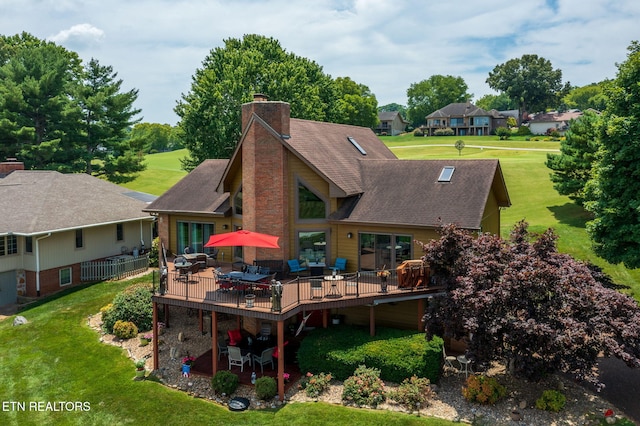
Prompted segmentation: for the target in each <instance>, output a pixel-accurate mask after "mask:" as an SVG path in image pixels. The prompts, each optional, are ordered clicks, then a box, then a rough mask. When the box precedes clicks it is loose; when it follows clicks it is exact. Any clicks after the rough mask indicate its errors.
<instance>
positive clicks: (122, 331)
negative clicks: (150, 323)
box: [113, 320, 138, 339]
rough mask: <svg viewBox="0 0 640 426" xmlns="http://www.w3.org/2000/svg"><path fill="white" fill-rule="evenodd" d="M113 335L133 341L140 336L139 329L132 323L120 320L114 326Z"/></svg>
mask: <svg viewBox="0 0 640 426" xmlns="http://www.w3.org/2000/svg"><path fill="white" fill-rule="evenodd" d="M113 334H115V335H116V337H119V338H120V339H131V338H132V337H136V336H137V335H138V327H136V325H135V324H134V323H132V322H131V321H121V320H118V321H116V323H115V324H114V325H113Z"/></svg>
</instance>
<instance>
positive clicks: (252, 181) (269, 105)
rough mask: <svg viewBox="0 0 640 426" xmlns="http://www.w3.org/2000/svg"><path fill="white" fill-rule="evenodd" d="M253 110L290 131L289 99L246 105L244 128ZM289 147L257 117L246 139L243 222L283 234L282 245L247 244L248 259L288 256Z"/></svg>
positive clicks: (276, 126) (278, 128) (277, 127)
mask: <svg viewBox="0 0 640 426" xmlns="http://www.w3.org/2000/svg"><path fill="white" fill-rule="evenodd" d="M253 114H255V115H257V116H258V117H260V118H261V119H262V120H264V121H265V122H267V123H268V125H269V126H270V128H271V129H272V130H274V131H276V132H277V133H278V134H280V135H287V136H288V135H289V119H290V106H289V104H288V103H286V102H267V101H264V100H258V101H255V102H251V103H248V104H244V105H243V106H242V123H243V128H246V126H247V125H248V124H249V122H250V121H251V117H252V116H253ZM287 176H288V175H287V150H286V149H285V148H284V147H283V145H282V143H281V141H280V138H279V137H276V136H274V135H273V134H272V133H271V132H270V131H269V129H268V128H265V126H264V125H262V124H261V123H259V122H257V121H253V123H252V125H251V127H250V128H249V129H248V130H247V132H246V135H245V138H244V140H243V142H242V177H243V178H242V210H243V212H242V213H243V214H242V226H243V228H244V229H247V230H250V231H256V232H262V233H265V234H270V235H276V236H278V237H280V239H279V245H280V249H279V250H278V249H256V248H254V247H245V249H244V254H245V261H246V262H252V261H253V260H254V259H283V260H284V259H288V257H289V255H288V253H289V247H288V242H289V234H288V229H289V227H288V217H287V212H288V197H287V194H288V187H289V181H288V178H287Z"/></svg>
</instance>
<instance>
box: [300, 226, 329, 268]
mask: <svg viewBox="0 0 640 426" xmlns="http://www.w3.org/2000/svg"><path fill="white" fill-rule="evenodd" d="M298 259H299V260H300V262H316V261H317V262H321V263H325V264H326V263H327V234H326V232H324V231H303V232H298Z"/></svg>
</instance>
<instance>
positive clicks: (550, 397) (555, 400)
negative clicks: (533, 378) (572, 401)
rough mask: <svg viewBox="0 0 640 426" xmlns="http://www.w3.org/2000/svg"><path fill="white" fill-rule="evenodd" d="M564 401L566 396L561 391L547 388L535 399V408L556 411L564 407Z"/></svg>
mask: <svg viewBox="0 0 640 426" xmlns="http://www.w3.org/2000/svg"><path fill="white" fill-rule="evenodd" d="M566 402H567V398H566V397H565V396H564V394H563V393H562V392H560V391H557V390H552V389H549V390H546V391H544V392H542V396H541V397H540V398H538V399H537V400H536V408H537V409H538V410H545V411H553V412H554V413H557V412H558V411H560V410H562V409H563V408H564V404H565V403H566Z"/></svg>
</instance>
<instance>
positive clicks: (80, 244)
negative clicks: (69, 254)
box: [76, 229, 84, 248]
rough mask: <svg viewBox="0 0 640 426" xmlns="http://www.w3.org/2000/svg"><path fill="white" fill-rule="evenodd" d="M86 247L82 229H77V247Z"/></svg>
mask: <svg viewBox="0 0 640 426" xmlns="http://www.w3.org/2000/svg"><path fill="white" fill-rule="evenodd" d="M82 247H84V238H83V237H82V229H76V248H82Z"/></svg>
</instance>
